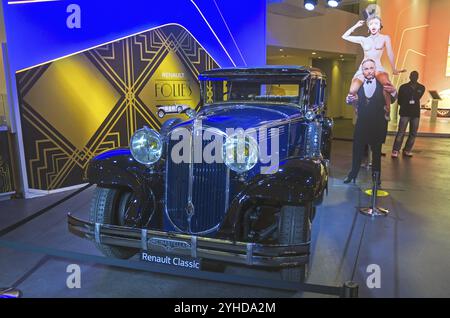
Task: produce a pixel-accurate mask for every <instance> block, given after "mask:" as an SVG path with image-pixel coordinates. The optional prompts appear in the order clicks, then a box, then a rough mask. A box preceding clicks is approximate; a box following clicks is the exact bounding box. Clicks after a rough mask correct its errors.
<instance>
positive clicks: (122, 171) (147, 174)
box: [86, 148, 163, 220]
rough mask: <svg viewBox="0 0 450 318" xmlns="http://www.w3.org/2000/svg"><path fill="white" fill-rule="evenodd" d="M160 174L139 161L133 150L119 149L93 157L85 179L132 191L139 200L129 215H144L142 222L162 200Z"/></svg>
mask: <svg viewBox="0 0 450 318" xmlns="http://www.w3.org/2000/svg"><path fill="white" fill-rule="evenodd" d="M156 168H157V167H156ZM158 171H159V170H158V169H155V167H152V168H150V167H147V166H146V165H143V164H141V163H139V162H137V161H136V160H135V159H134V158H133V156H132V155H131V151H130V149H128V148H118V149H113V150H109V151H106V152H104V153H102V154H100V155H98V156H96V157H94V158H93V159H92V160H91V161H90V162H89V165H88V168H87V171H86V178H87V180H88V181H89V183H92V184H97V185H98V186H100V187H105V188H128V189H131V190H132V191H133V194H134V195H135V198H136V200H135V201H134V202H133V203H132V206H131V207H130V209H131V210H130V212H129V213H134V214H136V215H138V214H141V215H142V219H143V220H148V219H149V218H150V217H151V216H152V215H153V214H154V212H155V210H156V202H158V201H159V200H160V198H161V197H162V186H161V184H163V181H162V174H161V173H159V172H158Z"/></svg>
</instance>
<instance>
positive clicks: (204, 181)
mask: <svg viewBox="0 0 450 318" xmlns="http://www.w3.org/2000/svg"><path fill="white" fill-rule="evenodd" d="M191 136H192V135H191ZM191 138H192V137H191ZM168 139H169V140H168V146H167V149H166V150H167V161H166V178H165V183H166V184H165V192H166V193H165V199H166V200H165V204H166V217H167V218H168V220H169V221H170V224H171V225H172V226H173V227H174V228H175V229H176V230H178V231H181V232H185V233H190V234H207V233H210V232H213V231H214V230H216V229H217V228H218V226H219V225H220V222H221V221H222V219H223V217H224V214H225V212H226V209H227V208H228V200H229V197H228V193H229V169H228V167H227V166H226V165H225V164H224V163H204V162H203V163H183V162H182V163H175V162H174V161H173V160H172V159H171V156H170V154H171V151H172V148H173V146H174V145H175V144H176V143H177V142H179V141H177V140H170V138H168ZM202 143H203V144H202V149H203V148H204V147H205V145H206V144H207V143H209V141H203V142H202ZM191 153H192V152H191ZM191 161H192V162H193V160H192V158H191ZM190 169H192V175H191V173H190ZM190 187H191V191H190ZM190 192H191V193H192V194H191V195H190ZM190 202H191V203H192V205H190ZM189 206H191V208H190V209H189ZM189 211H191V212H192V211H193V213H191V217H189ZM189 219H190V222H189Z"/></svg>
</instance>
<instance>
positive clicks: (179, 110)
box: [177, 106, 183, 114]
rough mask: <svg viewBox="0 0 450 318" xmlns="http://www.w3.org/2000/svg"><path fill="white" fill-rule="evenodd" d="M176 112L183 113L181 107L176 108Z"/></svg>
mask: <svg viewBox="0 0 450 318" xmlns="http://www.w3.org/2000/svg"><path fill="white" fill-rule="evenodd" d="M177 112H178V113H179V114H181V113H182V112H183V107H182V106H178V107H177Z"/></svg>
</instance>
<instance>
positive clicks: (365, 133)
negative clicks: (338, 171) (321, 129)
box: [344, 59, 397, 183]
mask: <svg viewBox="0 0 450 318" xmlns="http://www.w3.org/2000/svg"><path fill="white" fill-rule="evenodd" d="M361 68H362V72H363V75H364V82H363V84H362V86H361V87H360V88H359V90H358V94H357V95H356V96H355V95H354V94H349V95H348V96H347V103H349V104H353V105H354V106H355V107H357V108H356V110H357V113H358V117H357V120H356V125H355V131H354V134H353V151H352V169H351V170H350V172H349V173H348V175H347V177H346V178H345V179H344V183H350V182H351V181H353V183H354V182H355V180H356V177H357V176H358V172H359V169H360V167H361V161H362V158H363V155H364V147H365V145H367V144H368V145H370V148H371V150H372V173H373V172H379V173H380V174H381V146H382V144H383V143H384V142H385V140H386V134H387V123H388V121H387V119H386V118H385V109H384V106H385V103H386V100H385V95H384V92H388V93H389V94H390V96H391V100H390V102H391V103H392V102H394V101H395V99H396V95H397V91H396V89H395V87H394V86H392V85H384V86H383V85H382V84H381V82H380V81H378V80H377V79H376V77H375V73H376V63H375V61H374V60H372V59H366V60H364V61H363V62H362V64H361ZM378 183H380V180H378Z"/></svg>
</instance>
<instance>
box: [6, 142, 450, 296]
mask: <svg viewBox="0 0 450 318" xmlns="http://www.w3.org/2000/svg"><path fill="white" fill-rule="evenodd" d="M391 142H392V138H391V137H389V138H388V144H387V145H386V147H389V146H391ZM449 146H450V141H448V140H446V139H432V140H429V138H426V139H425V140H424V139H423V138H418V141H417V146H416V151H417V153H423V151H424V150H425V149H427V156H426V158H425V157H424V158H422V156H420V155H417V156H416V157H414V158H412V159H408V160H406V159H403V158H402V159H400V160H399V161H398V162H392V161H391V160H390V158H384V159H383V168H382V169H383V170H382V171H383V176H382V180H383V187H384V189H385V190H387V191H389V193H390V196H389V197H385V198H380V203H382V205H383V206H384V207H386V208H389V209H390V210H391V213H390V214H389V215H388V216H387V217H383V218H376V219H372V218H368V217H366V216H364V215H362V214H360V213H358V211H357V209H356V208H357V207H359V206H363V205H364V204H367V203H369V200H370V198H369V197H368V196H367V195H365V194H364V193H363V191H362V190H363V189H366V188H367V187H368V186H369V185H370V180H371V176H370V173H369V172H368V171H365V170H362V171H361V175H360V178H359V180H358V181H357V184H356V185H344V184H343V183H342V180H341V179H343V177H344V176H345V173H346V172H347V169H348V167H349V164H350V158H351V143H350V142H342V141H337V142H334V145H333V147H334V148H333V149H335V154H334V157H333V158H332V178H331V182H330V191H329V196H328V197H326V198H325V201H324V203H323V205H322V206H320V207H319V208H318V210H317V214H316V218H315V219H314V223H313V232H312V233H313V237H312V259H311V267H310V275H309V278H308V281H307V282H308V283H311V284H316V285H325V286H339V285H340V284H341V283H342V282H345V281H348V280H353V281H355V282H357V283H358V284H359V296H360V297H448V288H447V286H448V285H449V283H450V282H449V281H448V275H446V264H448V263H449V262H450V260H449V259H448V258H449V255H446V254H445V253H442V250H445V249H446V248H448V237H445V235H446V234H445V235H437V234H438V233H446V231H445V228H446V225H445V224H447V223H446V222H448V219H449V216H448V213H447V206H448V203H446V202H443V200H442V198H443V197H445V194H444V189H442V187H437V186H434V184H439V183H438V182H442V179H443V178H445V176H444V175H442V174H439V173H438V172H428V173H426V174H425V173H424V172H423V169H422V170H421V169H419V168H420V167H422V166H423V165H424V164H438V163H443V162H445V161H446V160H448V157H450V156H449V154H448V153H447V152H443V151H442V150H439V149H450V147H449ZM421 151H422V152H421ZM408 171H409V172H408ZM407 172H408V173H407ZM92 190H93V189H92V188H89V189H87V190H86V191H83V192H82V193H80V194H79V195H77V196H75V197H73V198H71V199H70V200H68V201H65V202H64V203H62V204H61V205H59V206H58V207H55V208H53V209H50V210H48V211H47V212H45V213H44V214H42V215H40V216H39V217H37V218H35V219H33V220H30V221H28V222H26V223H24V224H23V225H22V226H20V227H18V228H16V229H15V230H13V231H11V232H9V233H8V234H6V235H4V236H2V237H1V238H0V239H1V240H2V242H4V241H8V242H10V243H11V242H12V243H13V245H14V246H13V245H10V246H9V247H5V246H4V245H3V246H2V247H0V253H1V255H2V257H1V258H0V270H1V271H2V273H3V274H2V276H1V277H0V286H10V287H16V288H19V289H20V290H21V291H22V292H23V296H24V297H107V296H109V297H330V296H329V295H328V296H327V295H322V294H316V293H310V292H296V291H289V290H280V289H273V288H270V286H265V287H262V286H258V287H256V286H248V285H246V286H244V285H242V283H244V284H245V283H246V282H244V281H242V282H241V284H237V282H235V281H233V282H230V281H229V283H227V282H226V281H225V280H222V281H218V280H215V281H211V280H207V279H199V278H197V277H196V278H193V277H186V276H185V275H183V276H175V275H173V274H172V275H169V274H167V273H164V272H151V273H150V272H147V271H144V270H137V269H125V268H123V267H117V264H109V265H108V264H105V262H96V261H95V260H94V259H95V258H99V259H101V260H104V259H105V258H104V257H103V256H102V255H101V254H100V253H99V252H98V251H97V250H96V248H95V246H94V244H92V242H90V241H87V240H83V239H80V238H77V237H75V236H73V235H70V233H69V232H68V230H67V221H66V214H67V212H71V213H73V214H74V215H75V216H77V217H83V218H86V217H87V214H88V209H89V206H90V201H91V195H92ZM411 192H413V193H414V196H413V197H412V196H411ZM67 194H68V193H65V194H61V193H59V194H55V195H50V196H47V197H44V198H36V199H32V200H27V201H26V202H27V206H23V208H22V213H25V212H26V211H25V210H28V211H29V212H30V214H31V213H32V212H35V211H36V210H39V209H41V208H43V207H45V206H49V205H51V204H53V203H56V202H57V201H59V200H61V199H62V198H63V197H64V196H66V195H67ZM425 198H427V200H425ZM43 200H45V201H46V202H45V204H44V202H43ZM444 201H445V200H444ZM21 202H22V201H20V200H17V201H7V202H1V203H0V211H1V214H2V215H4V214H5V213H9V214H10V215H14V211H15V210H16V209H17V204H20V203H21ZM430 202H432V203H430ZM430 204H431V206H430ZM430 211H433V213H429V212H430ZM425 212H427V213H425ZM24 217H26V216H24V215H22V216H21V217H20V218H19V219H18V220H15V221H16V222H17V221H19V220H20V219H23V218H24ZM16 222H10V223H9V225H11V224H13V223H16ZM1 224H5V223H1ZM5 227H7V226H4V227H3V230H4V229H5ZM0 231H1V230H0ZM19 245H20V246H22V247H23V246H28V247H27V248H25V249H23V248H20V246H19ZM31 246H33V247H36V246H40V247H41V248H42V249H41V250H40V251H39V252H38V253H33V252H31V250H30V249H31ZM50 249H51V250H58V251H64V252H65V253H68V254H69V253H71V254H73V253H78V254H79V255H80V258H79V259H73V258H68V257H67V256H64V255H59V256H55V255H50V256H47V255H46V254H47V252H49V250H50ZM83 255H87V256H88V258H90V259H89V260H88V261H83V260H82V259H81V257H83ZM132 261H133V262H136V263H137V264H140V265H139V266H148V265H149V264H147V263H142V262H140V261H139V260H138V255H137V256H135V258H134V259H132ZM71 264H77V265H79V266H80V268H81V284H82V285H81V286H82V288H80V289H76V288H75V289H69V288H68V287H67V286H66V280H67V278H68V276H69V274H68V273H67V271H66V270H67V266H69V265H71ZM373 265H378V266H379V267H380V269H381V287H380V288H369V287H368V286H367V285H366V281H367V279H368V277H369V275H370V274H371V272H368V269H371V268H372V267H369V266H373ZM214 274H217V276H220V275H222V274H226V275H227V277H228V278H229V277H237V276H239V277H242V276H244V277H245V276H247V277H249V280H250V279H255V277H257V278H262V277H264V279H265V280H266V282H270V281H273V280H276V277H274V276H271V277H269V276H270V275H269V276H268V275H267V273H261V272H257V271H252V270H249V269H243V268H239V267H230V268H227V269H226V271H225V273H213V275H214ZM44 281H45V284H44V285H43V283H42V282H44ZM200 287H201V288H200ZM331 297H332V296H331Z"/></svg>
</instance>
